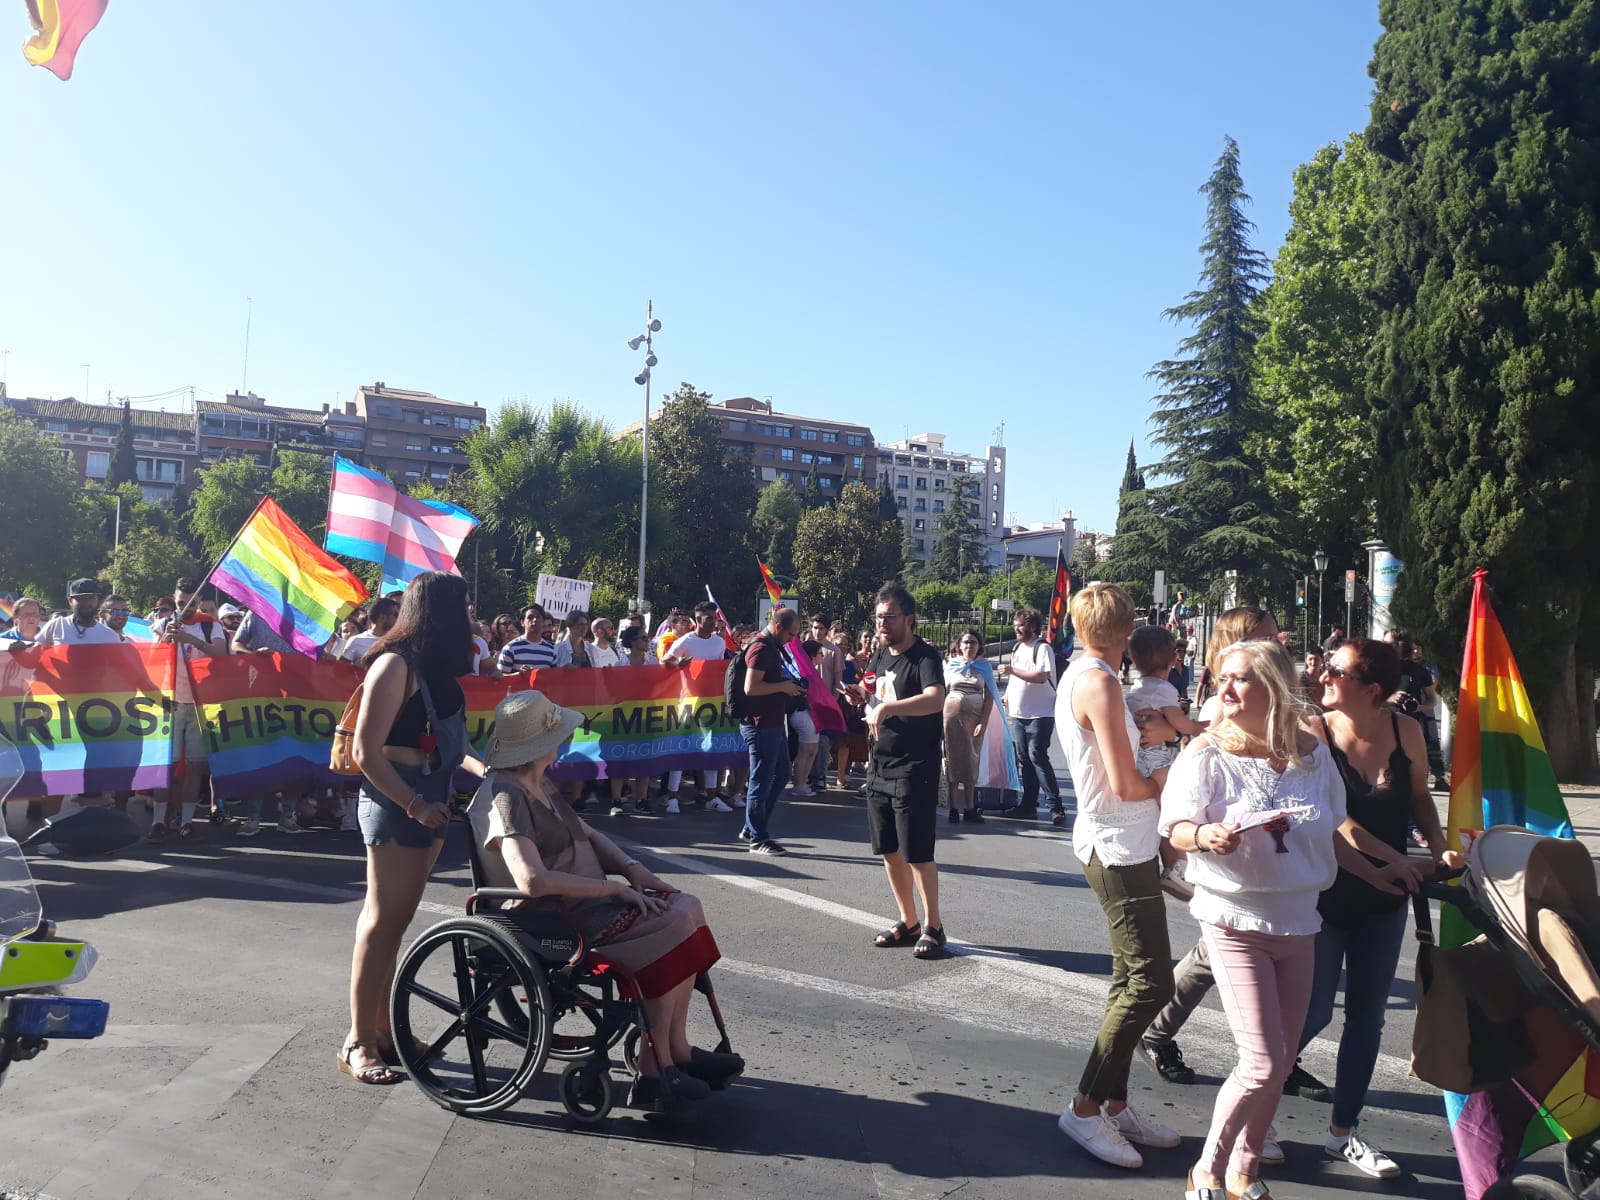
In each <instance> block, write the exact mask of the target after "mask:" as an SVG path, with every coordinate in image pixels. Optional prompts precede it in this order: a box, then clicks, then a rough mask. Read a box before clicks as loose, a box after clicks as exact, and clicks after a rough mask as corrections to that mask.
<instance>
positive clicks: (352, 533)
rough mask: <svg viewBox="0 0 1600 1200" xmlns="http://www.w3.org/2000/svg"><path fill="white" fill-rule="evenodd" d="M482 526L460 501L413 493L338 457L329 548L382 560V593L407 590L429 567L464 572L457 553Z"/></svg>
mask: <svg viewBox="0 0 1600 1200" xmlns="http://www.w3.org/2000/svg"><path fill="white" fill-rule="evenodd" d="M477 527H478V518H477V517H475V516H473V515H472V514H471V513H469V512H468V511H467V510H466V509H464V508H462V507H461V506H460V505H456V504H448V503H446V502H445V501H443V500H418V499H416V498H415V497H413V496H407V495H406V494H405V493H403V492H401V491H400V490H399V489H398V488H396V487H395V486H394V484H393V483H391V482H390V481H389V479H388V478H387V477H386V476H384V475H380V474H379V473H378V472H376V471H369V470H368V469H367V468H365V467H358V466H356V464H355V463H353V462H351V461H350V460H349V459H347V458H342V457H340V456H338V455H335V456H334V459H333V481H332V487H331V491H330V493H329V496H328V534H327V536H326V537H325V538H324V539H323V542H322V544H323V547H324V548H325V549H327V550H329V551H331V552H332V553H334V554H343V555H345V556H346V557H348V558H359V559H361V560H362V561H364V562H375V563H380V564H382V566H383V585H382V588H381V589H380V590H382V591H385V592H390V591H398V590H401V589H403V588H404V587H405V586H406V584H408V583H410V582H411V581H412V580H413V579H415V578H416V577H417V576H418V575H421V574H422V573H423V572H424V571H447V572H449V573H450V574H452V575H458V574H460V572H459V571H457V570H456V555H458V554H460V553H461V543H462V542H464V541H466V540H467V537H468V535H469V534H471V533H472V531H473V530H474V529H476V528H477Z"/></svg>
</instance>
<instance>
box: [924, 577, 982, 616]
mask: <svg viewBox="0 0 1600 1200" xmlns="http://www.w3.org/2000/svg"><path fill="white" fill-rule="evenodd" d="M911 594H912V596H914V597H916V601H917V611H918V612H919V613H921V614H922V615H924V616H928V617H942V616H944V615H945V613H950V612H965V611H966V610H967V609H969V608H971V607H972V593H971V592H969V591H967V590H966V589H965V588H962V587H960V586H958V585H957V584H953V583H919V584H917V585H916V586H914V587H913V588H912V589H911Z"/></svg>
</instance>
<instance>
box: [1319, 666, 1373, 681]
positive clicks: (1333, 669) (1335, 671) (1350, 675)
mask: <svg viewBox="0 0 1600 1200" xmlns="http://www.w3.org/2000/svg"><path fill="white" fill-rule="evenodd" d="M1322 673H1323V674H1324V675H1326V676H1327V677H1328V678H1330V679H1348V680H1349V681H1350V682H1351V683H1365V682H1366V680H1365V679H1363V678H1361V676H1359V675H1357V674H1356V673H1355V672H1354V671H1346V670H1345V669H1344V668H1343V667H1340V666H1335V665H1334V664H1333V663H1329V664H1328V665H1327V666H1325V667H1323V668H1322Z"/></svg>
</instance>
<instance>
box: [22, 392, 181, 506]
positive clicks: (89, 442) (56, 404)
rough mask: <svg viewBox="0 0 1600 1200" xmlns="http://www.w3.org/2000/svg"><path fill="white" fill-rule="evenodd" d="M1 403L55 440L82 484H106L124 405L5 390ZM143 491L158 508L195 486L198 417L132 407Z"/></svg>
mask: <svg viewBox="0 0 1600 1200" xmlns="http://www.w3.org/2000/svg"><path fill="white" fill-rule="evenodd" d="M0 404H4V405H5V406H6V407H7V408H9V409H11V410H12V411H13V412H15V413H16V414H17V415H18V416H19V417H22V418H24V419H26V420H28V421H31V422H32V423H33V424H34V425H36V426H38V428H39V430H40V431H41V432H42V433H44V434H46V435H47V436H49V437H51V438H53V439H55V441H56V443H57V444H58V445H59V446H60V447H61V450H62V453H63V454H65V455H66V457H67V461H68V462H70V463H71V464H72V468H73V470H74V471H75V472H76V473H77V476H78V481H79V482H80V483H87V482H103V481H104V480H105V478H106V476H107V475H108V474H110V472H111V456H112V454H113V453H114V452H115V450H116V448H117V436H118V434H119V432H120V431H121V428H122V405H120V404H84V403H83V402H81V401H79V400H73V399H70V398H69V399H66V400H37V399H32V398H25V397H21V396H16V397H11V396H6V395H5V394H4V393H3V392H0ZM129 415H130V417H131V419H132V424H133V448H134V453H135V454H136V456H137V459H136V466H137V471H138V475H137V478H138V482H139V488H140V490H141V491H142V492H143V493H144V498H145V499H146V500H148V501H150V502H151V503H153V504H168V505H170V504H173V503H174V502H175V501H177V500H178V499H180V498H181V497H183V496H186V495H187V494H188V492H189V489H190V488H192V487H193V486H194V481H195V472H196V471H197V469H198V468H199V465H200V455H199V447H198V445H197V443H196V441H195V432H194V417H192V416H191V415H190V414H188V413H186V412H171V413H169V412H148V411H146V410H144V409H138V408H130V409H129Z"/></svg>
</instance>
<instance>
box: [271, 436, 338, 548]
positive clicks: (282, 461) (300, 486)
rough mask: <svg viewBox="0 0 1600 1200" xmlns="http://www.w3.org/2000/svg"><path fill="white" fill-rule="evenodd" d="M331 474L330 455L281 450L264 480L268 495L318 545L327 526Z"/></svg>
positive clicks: (331, 461) (331, 463)
mask: <svg viewBox="0 0 1600 1200" xmlns="http://www.w3.org/2000/svg"><path fill="white" fill-rule="evenodd" d="M332 475H333V460H332V459H330V458H325V457H323V456H322V455H320V454H308V453H307V452H306V451H304V450H280V451H279V452H278V457H277V462H275V463H274V464H273V467H272V474H271V475H270V476H269V477H268V479H267V494H268V495H270V496H271V497H272V498H273V499H274V500H276V501H277V502H278V506H279V507H280V508H282V509H283V511H284V512H286V513H288V514H289V518H290V519H291V520H292V521H293V522H294V523H295V524H296V525H298V526H300V528H301V529H303V530H305V531H306V534H307V536H309V537H310V538H311V540H312V541H314V542H316V543H318V544H319V545H320V544H321V543H322V537H323V534H325V533H326V532H327V529H328V487H329V484H330V481H331V478H332Z"/></svg>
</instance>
